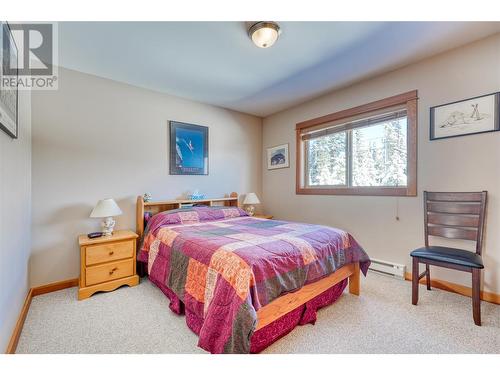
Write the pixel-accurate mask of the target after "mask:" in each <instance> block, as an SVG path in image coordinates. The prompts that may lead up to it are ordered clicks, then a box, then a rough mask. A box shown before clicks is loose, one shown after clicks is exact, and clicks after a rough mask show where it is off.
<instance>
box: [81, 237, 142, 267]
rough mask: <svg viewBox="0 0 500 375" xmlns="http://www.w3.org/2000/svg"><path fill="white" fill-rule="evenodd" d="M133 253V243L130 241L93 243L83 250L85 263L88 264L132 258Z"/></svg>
mask: <svg viewBox="0 0 500 375" xmlns="http://www.w3.org/2000/svg"><path fill="white" fill-rule="evenodd" d="M133 255H134V243H133V242H132V241H126V242H114V243H113V242H112V243H107V244H102V245H93V246H88V247H87V249H86V251H85V264H86V265H87V266H90V265H92V264H97V263H103V262H111V261H114V260H120V259H127V258H132V256H133Z"/></svg>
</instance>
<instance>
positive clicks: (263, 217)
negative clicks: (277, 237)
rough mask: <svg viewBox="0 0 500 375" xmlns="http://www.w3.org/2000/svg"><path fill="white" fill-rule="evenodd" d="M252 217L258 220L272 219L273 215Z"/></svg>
mask: <svg viewBox="0 0 500 375" xmlns="http://www.w3.org/2000/svg"><path fill="white" fill-rule="evenodd" d="M253 217H256V218H259V219H272V218H273V217H274V216H273V215H264V214H256V215H253Z"/></svg>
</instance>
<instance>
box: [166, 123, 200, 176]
mask: <svg viewBox="0 0 500 375" xmlns="http://www.w3.org/2000/svg"><path fill="white" fill-rule="evenodd" d="M169 125H170V174H174V175H179V174H180V175H208V128H207V127H206V126H200V125H193V124H185V123H183V122H177V121H170V123H169Z"/></svg>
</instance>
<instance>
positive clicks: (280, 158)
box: [267, 143, 290, 169]
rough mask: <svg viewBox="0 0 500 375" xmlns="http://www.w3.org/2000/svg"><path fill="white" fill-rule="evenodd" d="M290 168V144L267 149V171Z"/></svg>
mask: <svg viewBox="0 0 500 375" xmlns="http://www.w3.org/2000/svg"><path fill="white" fill-rule="evenodd" d="M289 166H290V160H289V155H288V143H285V144H283V145H279V146H274V147H270V148H268V149H267V169H279V168H288V167H289Z"/></svg>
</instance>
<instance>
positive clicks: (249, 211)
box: [245, 205, 255, 216]
mask: <svg viewBox="0 0 500 375" xmlns="http://www.w3.org/2000/svg"><path fill="white" fill-rule="evenodd" d="M245 211H246V212H247V214H248V215H250V216H253V215H255V206H252V205H247V206H246V207H245Z"/></svg>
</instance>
